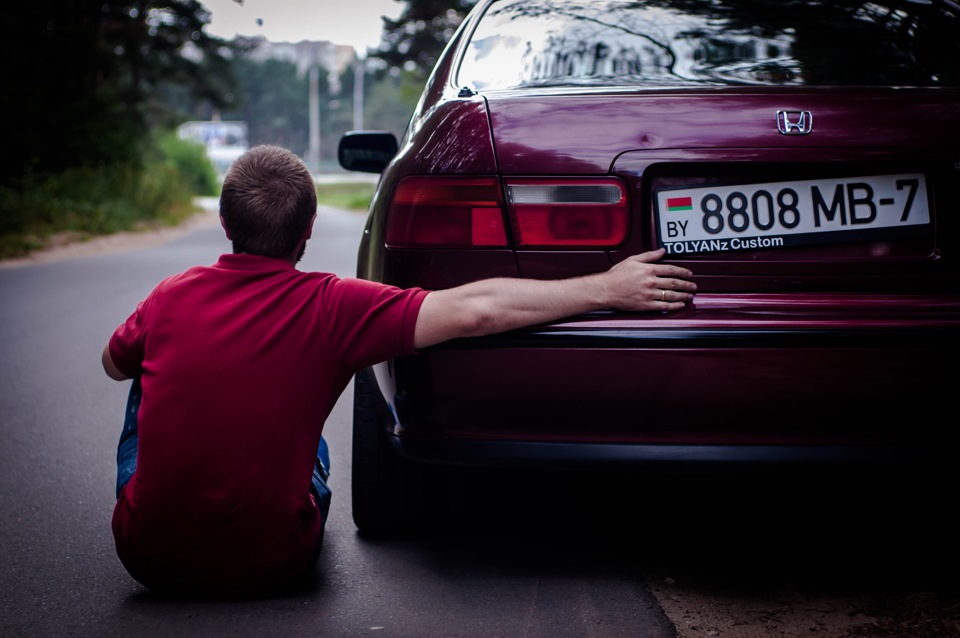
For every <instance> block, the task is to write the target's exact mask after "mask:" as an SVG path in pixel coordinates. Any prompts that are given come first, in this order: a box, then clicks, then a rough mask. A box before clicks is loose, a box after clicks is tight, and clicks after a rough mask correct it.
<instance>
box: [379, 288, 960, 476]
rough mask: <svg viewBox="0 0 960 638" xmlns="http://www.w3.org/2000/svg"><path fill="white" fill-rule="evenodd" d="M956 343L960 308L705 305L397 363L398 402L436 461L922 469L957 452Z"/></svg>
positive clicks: (444, 349) (868, 303)
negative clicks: (898, 464)
mask: <svg viewBox="0 0 960 638" xmlns="http://www.w3.org/2000/svg"><path fill="white" fill-rule="evenodd" d="M958 334H960V298H956V297H950V298H944V297H933V296H931V297H924V298H918V297H912V298H910V299H909V300H908V299H906V298H904V297H884V296H851V295H841V294H836V295H818V296H812V295H808V296H791V297H789V298H785V297H779V296H775V295H739V296H737V297H736V298H732V297H722V296H716V295H713V296H698V298H697V303H696V304H695V305H694V306H692V307H691V308H689V309H688V310H686V311H683V312H682V313H677V314H670V315H633V316H625V315H622V314H616V313H598V314H596V315H591V316H588V317H582V318H578V319H577V320H575V321H568V322H563V323H558V324H553V325H549V326H541V327H537V328H534V329H529V330H523V331H517V332H513V333H507V334H502V335H495V336H490V337H485V338H481V339H470V340H460V341H454V342H449V343H447V344H444V345H443V346H441V347H437V348H432V349H430V350H428V351H426V352H424V353H421V354H420V355H418V356H415V357H407V358H404V359H399V360H397V361H396V362H395V370H396V392H395V393H394V392H392V391H391V392H389V393H385V394H384V396H393V397H394V399H395V402H394V403H395V406H396V408H397V414H398V419H399V420H398V423H397V424H396V425H395V427H394V428H393V431H392V434H394V436H393V437H391V440H392V443H393V445H394V446H395V448H396V449H397V451H399V452H400V453H401V454H402V455H404V456H406V457H408V458H411V459H414V460H417V461H421V462H435V463H447V464H464V465H513V466H531V465H536V464H544V465H554V466H557V465H559V466H564V465H571V466H572V465H579V466H591V465H593V466H599V467H607V468H614V467H616V468H621V469H629V468H636V469H644V470H659V469H665V470H667V469H682V470H684V471H687V470H693V469H695V468H698V467H700V468H710V469H718V468H722V467H727V466H744V465H746V466H750V465H763V464H767V465H798V464H834V465H842V464H857V463H873V462H880V463H896V462H906V463H919V464H924V463H928V462H931V463H932V462H936V461H937V460H938V459H940V458H943V457H946V456H948V455H949V453H950V452H951V451H952V449H953V445H954V440H955V439H957V438H958V437H957V435H956V434H955V433H954V431H953V430H954V426H953V425H952V420H953V419H952V418H951V417H950V416H949V415H950V414H952V413H954V411H955V402H954V399H953V396H954V395H955V393H956V391H957V388H956V381H955V380H956V378H957V377H956V372H955V370H956V365H957V364H956V362H957V360H958V356H957V355H958V354H960V349H958V344H957V343H956V342H957V339H956V335H958ZM381 387H383V386H381ZM391 390H392V388H391Z"/></svg>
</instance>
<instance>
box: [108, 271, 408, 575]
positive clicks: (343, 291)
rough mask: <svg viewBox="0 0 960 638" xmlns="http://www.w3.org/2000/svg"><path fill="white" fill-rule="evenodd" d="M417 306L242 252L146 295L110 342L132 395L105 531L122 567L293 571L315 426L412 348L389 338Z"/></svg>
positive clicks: (302, 537) (301, 549) (300, 552)
mask: <svg viewBox="0 0 960 638" xmlns="http://www.w3.org/2000/svg"><path fill="white" fill-rule="evenodd" d="M422 295H423V293H421V292H418V291H403V292H401V291H390V292H389V293H387V294H385V292H384V291H383V290H381V289H380V288H376V287H374V286H373V285H371V284H368V283H366V282H360V281H357V280H340V279H338V278H336V277H335V276H333V275H328V274H325V273H302V272H300V271H297V270H296V269H294V268H293V266H291V265H290V264H289V263H288V262H284V261H282V260H276V259H271V258H265V257H256V256H251V255H223V256H222V257H221V258H220V260H219V262H218V263H217V264H215V265H214V266H212V267H198V268H192V269H190V270H188V271H186V272H184V273H181V274H180V275H175V276H173V277H171V278H169V279H167V280H165V281H164V282H162V283H161V284H160V285H158V286H157V288H156V289H155V290H154V291H153V292H152V293H151V294H150V295H149V296H148V298H147V299H146V300H144V302H143V303H141V304H140V306H139V307H138V309H137V312H135V313H134V314H133V315H132V316H131V317H130V319H129V320H128V321H127V322H126V323H125V324H123V325H122V326H121V327H120V328H118V330H117V332H116V333H115V335H114V337H113V338H112V339H111V342H110V353H111V356H112V357H113V360H114V362H115V363H116V365H117V366H118V367H119V368H120V370H122V371H123V372H124V373H126V374H127V375H129V376H134V377H136V376H140V377H141V383H142V391H143V398H142V403H141V405H140V410H139V415H138V428H139V450H138V458H137V469H136V472H135V473H134V475H133V478H132V479H131V480H130V482H129V483H128V484H127V485H126V486H125V487H124V488H123V490H122V491H121V493H120V495H119V498H118V502H117V507H116V510H115V513H114V520H113V529H114V534H115V537H116V541H117V549H118V553H119V555H120V558H121V560H123V562H124V564H125V565H126V567H127V568H128V570H129V571H130V572H131V573H132V574H133V575H134V576H135V577H136V578H138V579H139V580H141V581H142V582H144V583H145V584H149V585H150V586H157V585H162V586H171V585H175V586H178V587H180V586H185V585H187V584H191V585H204V584H207V583H209V584H210V585H219V584H229V585H231V586H233V587H246V586H251V585H255V584H259V583H260V582H261V581H263V580H274V579H278V578H279V579H283V578H287V577H290V576H293V575H296V574H298V573H302V571H303V570H304V569H305V568H306V567H308V566H309V565H310V564H311V563H312V558H313V557H315V555H316V552H317V551H318V550H319V547H318V542H319V538H320V530H321V524H322V522H321V520H320V514H319V511H318V509H317V506H316V503H315V502H314V500H313V498H312V497H311V495H310V491H309V488H310V478H311V474H312V470H313V464H314V462H315V459H316V450H317V446H318V443H319V439H320V434H321V430H322V427H323V422H324V420H325V419H326V417H327V415H328V414H329V412H330V410H331V409H332V407H333V405H334V403H335V402H336V400H337V398H338V397H339V395H340V393H341V392H342V391H343V388H344V387H345V386H346V384H347V383H348V382H349V380H350V377H351V375H352V374H353V371H354V370H355V369H356V366H357V365H358V363H361V364H369V362H371V361H379V360H382V359H384V358H389V357H391V356H395V355H396V354H399V353H401V352H405V351H406V352H409V351H412V342H413V331H412V324H413V321H412V320H410V321H408V322H407V323H409V329H408V331H407V332H408V334H407V335H404V333H403V330H402V328H403V326H404V319H405V314H406V313H407V312H410V311H411V310H412V311H413V312H414V314H413V317H415V310H416V307H419V300H422ZM373 309H378V310H379V312H377V313H371V310H373ZM371 315H373V316H371ZM158 581H159V582H158Z"/></svg>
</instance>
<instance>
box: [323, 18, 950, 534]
mask: <svg viewBox="0 0 960 638" xmlns="http://www.w3.org/2000/svg"><path fill="white" fill-rule="evenodd" d="M957 60H960V7H958V5H957V4H956V3H954V2H951V1H949V0H930V1H925V2H916V1H911V0H878V1H877V2H850V1H840V2H834V1H830V2H826V1H823V2H818V1H814V0H806V1H800V0H797V1H787V2H782V1H776V2H775V1H772V0H769V1H768V0H712V1H710V2H643V1H640V2H626V1H622V0H595V1H593V2H575V1H570V0H522V1H521V0H485V1H482V2H480V3H479V4H478V5H477V6H476V7H475V8H474V10H473V11H472V12H471V13H470V15H469V16H468V17H467V19H466V20H465V21H464V22H463V24H462V25H461V27H460V29H459V31H458V32H457V33H456V35H455V36H454V37H453V39H452V41H451V42H450V43H449V45H448V47H447V48H446V50H445V52H444V54H443V56H442V57H441V59H440V60H439V62H438V64H437V66H436V68H435V69H434V72H433V74H432V76H431V78H430V80H429V81H428V83H427V85H426V87H425V89H424V92H423V95H422V97H421V100H420V103H419V104H418V106H417V108H416V111H415V112H414V114H413V117H412V119H411V120H410V123H409V126H408V128H407V130H406V132H405V133H404V135H403V137H402V139H401V140H399V143H398V141H397V140H396V138H394V137H393V136H392V135H391V134H389V133H383V132H379V133H377V132H353V133H350V134H348V135H347V136H345V137H344V138H343V140H341V148H340V158H341V163H342V164H343V165H344V166H345V167H346V168H350V169H354V170H365V171H372V172H381V171H382V176H381V179H380V182H379V185H378V188H377V191H376V194H375V196H374V198H373V201H372V203H371V207H370V214H369V218H368V221H367V225H366V228H365V231H364V235H363V240H362V244H361V246H360V251H359V265H358V276H360V277H362V278H366V279H371V280H375V281H382V282H385V283H388V284H394V285H397V286H401V287H409V286H422V287H424V288H429V289H440V288H447V287H451V286H456V285H458V284H462V283H466V282H469V281H473V280H477V279H482V278H488V277H531V278H540V279H553V278H560V277H571V276H577V275H584V274H588V273H595V272H599V271H602V270H605V269H607V268H609V267H611V266H612V265H613V264H616V263H617V262H619V261H621V260H623V259H625V258H626V257H628V256H630V255H634V254H637V253H641V252H644V251H647V250H651V249H654V248H657V247H665V248H666V257H665V261H667V262H669V263H675V264H677V265H680V266H683V267H686V268H689V269H690V270H691V271H693V273H694V280H695V282H696V284H697V289H698V293H697V296H696V297H695V299H694V302H693V303H692V304H691V305H690V306H689V307H688V308H687V309H685V310H683V311H679V312H673V313H624V312H613V311H607V312H598V313H593V314H589V315H583V316H577V317H570V318H568V319H566V320H563V321H558V322H555V323H552V324H549V325H541V326H535V327H532V328H530V329H525V330H519V331H515V332H511V333H507V334H502V335H496V336H491V337H485V338H479V339H469V340H459V341H454V342H450V343H447V344H444V345H441V346H438V347H434V348H430V349H428V350H426V351H424V352H422V353H420V354H418V355H416V356H412V357H406V358H402V359H397V360H394V361H389V362H385V363H383V364H381V365H379V366H376V367H375V368H373V369H370V370H365V371H363V372H362V373H360V374H359V375H358V376H357V379H356V386H355V392H356V397H355V400H356V403H355V423H354V428H355V431H354V437H355V438H354V460H353V472H354V483H353V498H354V518H355V521H356V523H357V525H358V526H359V527H360V528H361V529H374V528H384V527H390V526H391V525H392V524H394V523H395V522H396V520H397V516H398V515H399V513H400V512H399V511H398V509H397V508H396V507H395V506H394V504H395V503H398V502H402V501H398V500H397V491H398V490H399V491H402V490H403V489H404V487H403V485H404V483H403V479H404V476H405V474H404V471H405V468H406V467H407V465H408V464H409V463H411V462H413V463H416V462H421V463H432V464H454V465H477V466H514V467H517V466H519V467H528V466H535V465H546V466H553V467H595V468H607V469H625V470H636V471H660V470H666V471H682V472H688V471H689V472H692V471H698V472H699V471H714V470H724V469H729V468H736V469H741V470H742V469H744V468H748V469H749V468H758V467H765V468H769V467H802V466H807V465H809V464H817V465H823V464H825V465H831V466H842V467H845V466H849V465H852V464H859V463H877V464H880V465H879V467H881V468H884V470H882V471H899V470H901V469H903V468H907V467H911V468H912V467H933V466H935V464H937V463H944V462H946V461H947V460H948V459H949V458H950V456H951V452H950V450H951V449H952V443H953V441H954V433H953V431H952V427H951V426H949V423H950V422H952V417H949V414H951V413H954V402H953V400H952V394H953V393H954V392H956V391H957V390H956V375H955V373H954V372H953V370H954V367H955V365H956V357H957V354H958V348H957V345H956V344H957V338H956V337H957V334H958V333H957V331H958V328H960V255H958V249H960V228H958V225H960V125H958V116H960V65H958V64H957ZM886 468H890V469H889V470H888V469H886Z"/></svg>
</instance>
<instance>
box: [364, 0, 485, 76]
mask: <svg viewBox="0 0 960 638" xmlns="http://www.w3.org/2000/svg"><path fill="white" fill-rule="evenodd" d="M474 4H476V0H406V5H407V6H406V8H405V9H404V10H403V12H402V13H401V14H400V16H399V17H398V18H397V19H396V20H391V19H389V18H383V34H382V36H381V42H380V46H379V48H378V49H376V50H374V51H371V52H370V56H371V57H374V58H378V59H380V60H383V61H384V62H385V63H386V64H387V66H389V67H392V68H399V69H404V70H406V71H410V72H413V73H415V74H416V75H417V76H418V77H420V78H421V79H426V77H427V75H429V74H430V71H432V70H433V66H434V64H436V62H437V58H439V56H440V53H441V52H442V51H443V48H444V47H445V46H446V44H447V42H449V41H450V38H451V37H453V34H454V32H455V31H456V29H457V27H458V26H460V23H461V22H462V21H463V18H464V16H465V15H466V14H467V12H468V11H469V10H470V9H471V8H472V7H473V5H474Z"/></svg>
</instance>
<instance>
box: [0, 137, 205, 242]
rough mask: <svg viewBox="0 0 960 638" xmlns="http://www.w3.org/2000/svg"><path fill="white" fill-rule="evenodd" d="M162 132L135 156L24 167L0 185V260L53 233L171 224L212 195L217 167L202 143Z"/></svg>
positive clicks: (95, 232) (104, 231)
mask: <svg viewBox="0 0 960 638" xmlns="http://www.w3.org/2000/svg"><path fill="white" fill-rule="evenodd" d="M195 146H196V145H195V144H192V143H190V142H185V141H183V140H179V139H177V138H176V135H175V134H172V133H170V134H161V135H159V136H157V137H156V138H154V140H153V141H152V143H151V144H150V145H149V147H148V148H147V150H146V151H145V152H143V153H142V157H141V159H140V160H139V161H125V162H116V163H112V164H100V165H96V166H80V167H76V168H71V169H68V170H65V171H63V172H61V173H57V174H40V173H37V172H32V171H28V172H27V173H26V174H25V175H24V176H23V177H21V178H19V179H18V180H16V181H15V182H13V183H8V184H4V185H0V259H3V258H9V257H15V256H19V255H23V254H25V253H27V252H30V251H31V250H36V249H39V248H43V247H44V246H45V245H47V243H48V242H49V241H50V238H51V237H52V236H54V235H57V234H61V233H69V234H70V235H71V236H73V238H76V239H84V238H88V237H91V236H95V235H102V234H109V233H114V232H118V231H122V230H130V229H134V228H137V227H138V226H143V225H151V224H153V225H156V224H161V225H170V224H174V223H176V222H178V221H181V220H183V219H184V218H186V217H188V216H189V215H191V214H192V213H193V212H195V209H194V206H193V197H194V195H214V194H216V192H217V189H218V183H217V179H216V174H215V172H214V171H213V167H212V166H211V165H210V163H209V161H208V160H207V158H206V155H205V154H204V153H203V148H202V147H200V149H199V155H198V149H197V148H195Z"/></svg>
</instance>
